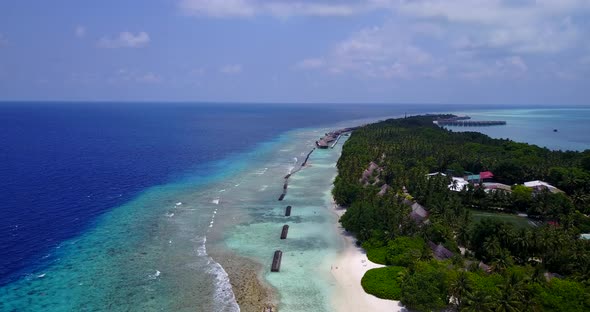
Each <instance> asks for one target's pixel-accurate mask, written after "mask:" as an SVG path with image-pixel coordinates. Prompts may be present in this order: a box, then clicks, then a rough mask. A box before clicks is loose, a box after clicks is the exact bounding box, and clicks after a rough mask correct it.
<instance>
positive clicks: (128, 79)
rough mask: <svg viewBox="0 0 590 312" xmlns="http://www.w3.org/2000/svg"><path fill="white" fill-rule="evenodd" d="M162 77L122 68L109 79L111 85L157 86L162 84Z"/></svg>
mask: <svg viewBox="0 0 590 312" xmlns="http://www.w3.org/2000/svg"><path fill="white" fill-rule="evenodd" d="M162 80H163V79H162V77H161V76H160V75H158V74H155V73H153V72H138V71H135V70H129V69H127V68H121V69H119V70H117V71H116V72H115V73H114V74H113V75H112V76H111V77H109V78H108V79H107V82H108V83H111V84H123V83H142V84H156V83H160V82H162Z"/></svg>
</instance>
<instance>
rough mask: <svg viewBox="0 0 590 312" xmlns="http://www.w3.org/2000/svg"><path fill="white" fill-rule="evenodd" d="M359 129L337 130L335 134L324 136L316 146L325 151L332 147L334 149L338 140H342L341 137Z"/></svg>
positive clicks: (330, 133)
mask: <svg viewBox="0 0 590 312" xmlns="http://www.w3.org/2000/svg"><path fill="white" fill-rule="evenodd" d="M358 128H359V127H350V128H344V129H340V130H336V131H334V132H329V133H326V135H325V136H323V137H322V138H320V139H319V140H318V141H316V142H315V145H316V146H317V147H318V148H323V149H325V148H329V147H330V146H331V147H332V148H334V146H335V145H336V143H338V139H340V136H341V135H343V134H344V133H348V132H352V131H354V130H356V129H358ZM331 143H332V144H331ZM330 144H331V145H330Z"/></svg>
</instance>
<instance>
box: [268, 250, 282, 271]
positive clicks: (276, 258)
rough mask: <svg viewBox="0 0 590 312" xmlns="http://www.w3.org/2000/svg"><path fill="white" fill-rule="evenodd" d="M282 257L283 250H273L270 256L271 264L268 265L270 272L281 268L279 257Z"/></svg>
mask: <svg viewBox="0 0 590 312" xmlns="http://www.w3.org/2000/svg"><path fill="white" fill-rule="evenodd" d="M282 258H283V252H282V251H280V250H277V251H275V254H274V256H273V257H272V266H271V267H270V271H271V272H279V271H280V270H281V259H282Z"/></svg>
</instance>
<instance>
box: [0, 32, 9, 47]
mask: <svg viewBox="0 0 590 312" xmlns="http://www.w3.org/2000/svg"><path fill="white" fill-rule="evenodd" d="M7 45H8V40H7V39H6V38H5V37H4V35H3V34H1V33H0V47H3V46H7Z"/></svg>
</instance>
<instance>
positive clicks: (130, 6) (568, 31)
mask: <svg viewBox="0 0 590 312" xmlns="http://www.w3.org/2000/svg"><path fill="white" fill-rule="evenodd" d="M589 86H590V1H589V0H559V1H557V0H536V1H535V0H454V1H453V0H331V1H326V0H316V1H309V0H294V1H285V0H268V1H263V0H151V1H145V0H144V1H137V0H129V1H113V0H101V1H92V2H91V1H73V0H67V1H66V0H63V1H62V0H56V1H30V0H19V1H2V2H1V3H0V100H74V101H75V100H94V101H104V100H123V101H240V102H353V103H362V102H379V103H391V102H394V103H465V104H469V103H473V104H558V105H579V104H590V103H589V99H590V87H589Z"/></svg>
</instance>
